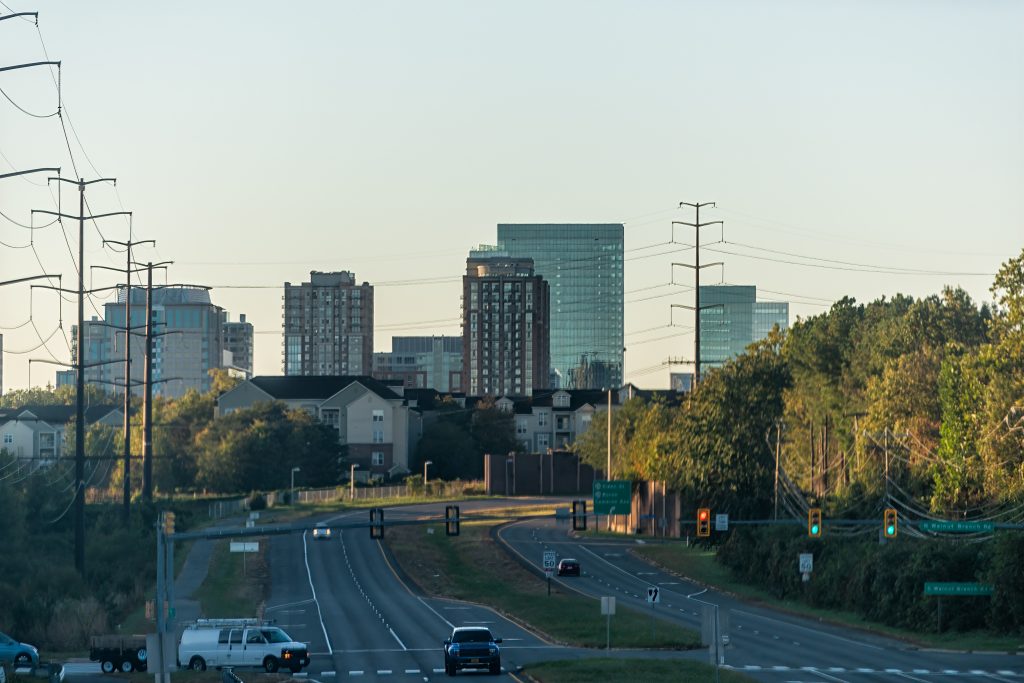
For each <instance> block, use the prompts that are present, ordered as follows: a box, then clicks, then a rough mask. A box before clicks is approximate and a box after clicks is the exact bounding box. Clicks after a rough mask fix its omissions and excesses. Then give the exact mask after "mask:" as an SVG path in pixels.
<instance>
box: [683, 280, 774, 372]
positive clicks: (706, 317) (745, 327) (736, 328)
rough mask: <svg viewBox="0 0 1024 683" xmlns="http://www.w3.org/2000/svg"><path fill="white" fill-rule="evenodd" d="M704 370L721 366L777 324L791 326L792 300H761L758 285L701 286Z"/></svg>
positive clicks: (765, 335)
mask: <svg viewBox="0 0 1024 683" xmlns="http://www.w3.org/2000/svg"><path fill="white" fill-rule="evenodd" d="M700 305H701V312H700V365H701V370H702V371H703V370H704V369H708V368H715V367H720V366H721V365H723V364H724V363H725V362H726V361H727V360H729V359H730V358H734V357H735V356H738V355H740V354H741V353H743V352H744V351H745V350H746V348H747V347H748V346H749V345H751V344H753V343H754V342H755V341H758V340H759V339H764V338H765V337H767V336H768V333H769V332H771V330H772V328H773V327H774V326H775V325H778V326H779V328H780V329H786V328H787V327H789V304H788V303H785V302H776V301H771V302H758V301H757V287H755V286H754V285H709V286H702V287H701V288H700Z"/></svg>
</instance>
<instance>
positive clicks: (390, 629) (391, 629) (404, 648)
mask: <svg viewBox="0 0 1024 683" xmlns="http://www.w3.org/2000/svg"><path fill="white" fill-rule="evenodd" d="M388 630H389V631H391V635H392V636H394V637H395V640H397V641H398V644H399V645H401V646H402V649H403V650H408V649H409V648H407V647H406V646H405V643H403V642H402V639H401V638H399V637H398V634H397V633H395V629H393V628H391V627H388Z"/></svg>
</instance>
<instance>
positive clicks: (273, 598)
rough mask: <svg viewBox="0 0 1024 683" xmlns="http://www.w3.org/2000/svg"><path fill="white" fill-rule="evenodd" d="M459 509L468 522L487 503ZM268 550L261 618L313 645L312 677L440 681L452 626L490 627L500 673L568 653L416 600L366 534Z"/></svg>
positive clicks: (404, 512)
mask: <svg viewBox="0 0 1024 683" xmlns="http://www.w3.org/2000/svg"><path fill="white" fill-rule="evenodd" d="M523 504H525V503H523ZM460 506H461V507H462V510H463V513H464V514H465V513H466V512H469V511H471V510H479V509H482V508H486V507H493V506H494V503H493V502H488V501H478V502H474V503H461V504H460ZM443 514H444V504H443V503H442V504H429V505H418V506H408V507H403V508H400V509H399V508H388V509H387V511H386V513H385V519H386V521H387V522H389V523H390V522H392V521H398V520H402V519H411V518H415V517H420V516H438V515H443ZM365 520H368V512H367V511H366V510H358V511H348V512H343V513H335V514H333V515H332V514H326V515H320V516H317V517H315V518H311V521H310V523H311V524H312V523H314V522H327V523H330V524H346V523H350V522H352V521H359V522H360V523H361V522H363V521H365ZM424 533H425V531H424ZM268 542H269V543H270V548H269V558H270V567H271V594H270V598H269V600H268V603H267V609H266V615H267V617H270V618H275V619H277V620H278V623H279V624H280V625H281V626H282V627H283V628H285V630H287V631H288V632H289V633H290V634H291V635H292V636H293V637H295V638H296V639H298V640H301V641H303V642H308V643H309V644H310V652H311V654H312V656H311V659H312V663H311V666H310V667H309V669H308V671H309V673H308V676H309V677H311V678H316V679H317V680H321V681H323V680H325V679H331V678H332V677H333V678H335V679H337V678H354V677H359V680H377V679H379V680H396V679H405V680H431V679H436V678H438V677H442V676H444V677H445V678H447V676H445V675H444V671H443V667H444V656H443V653H442V649H441V647H442V646H441V644H442V641H443V640H444V639H445V637H447V635H448V634H449V633H450V632H451V629H452V627H453V626H462V625H467V626H468V625H485V626H488V627H489V628H491V630H492V631H493V632H494V633H495V635H497V636H499V637H501V638H502V639H503V644H502V645H503V646H502V665H503V668H504V669H506V670H509V669H514V668H515V667H516V666H519V665H522V664H524V663H527V662H529V661H537V660H538V659H548V658H553V654H552V652H551V651H552V650H558V651H560V652H561V651H564V650H565V648H558V647H556V646H553V645H550V644H548V643H545V642H543V641H542V640H541V639H539V638H538V637H536V636H535V635H533V634H532V633H530V632H528V631H526V630H524V629H522V628H521V627H519V626H518V625H516V624H515V623H513V622H511V621H509V620H507V619H505V618H503V617H501V616H500V615H498V614H496V613H494V612H493V611H491V610H489V609H486V608H482V607H477V606H475V605H468V604H465V603H458V602H453V601H446V600H434V599H427V598H423V597H421V596H419V595H417V594H416V593H414V592H413V591H412V590H411V589H410V588H409V587H407V586H406V585H405V584H404V583H403V582H402V581H401V579H400V577H399V575H398V574H397V573H396V572H395V571H394V570H393V568H392V566H391V564H390V563H389V561H388V559H387V557H386V555H385V553H384V550H383V548H382V546H381V544H380V542H379V541H377V540H375V539H371V538H370V535H369V531H368V530H367V529H366V528H354V529H340V530H336V531H335V532H334V533H333V534H332V538H331V539H330V540H324V541H321V540H313V537H312V534H311V533H308V532H307V533H306V534H292V535H288V536H280V537H273V538H271V539H270V540H269V541H268ZM570 655H571V656H580V655H579V653H570ZM554 658H557V657H554ZM489 678H491V679H493V678H494V677H489ZM503 678H508V677H507V676H504V677H503ZM499 680H500V679H499Z"/></svg>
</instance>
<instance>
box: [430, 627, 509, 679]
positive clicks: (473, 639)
mask: <svg viewBox="0 0 1024 683" xmlns="http://www.w3.org/2000/svg"><path fill="white" fill-rule="evenodd" d="M499 643H501V638H495V637H494V636H493V635H491V630H490V629H489V628H484V627H482V626H456V627H455V628H454V629H453V630H452V634H451V636H449V637H448V638H446V639H445V641H444V671H445V673H446V674H448V675H449V676H454V675H455V673H456V672H457V671H458V670H459V669H487V671H488V672H490V673H492V674H500V673H501V648H500V647H498V644H499Z"/></svg>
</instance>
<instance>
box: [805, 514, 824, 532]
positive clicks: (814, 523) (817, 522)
mask: <svg viewBox="0 0 1024 683" xmlns="http://www.w3.org/2000/svg"><path fill="white" fill-rule="evenodd" d="M821 531H822V529H821V508H811V509H810V510H808V511H807V535H808V536H810V537H811V538H821Z"/></svg>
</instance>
